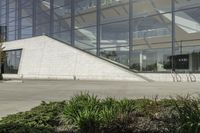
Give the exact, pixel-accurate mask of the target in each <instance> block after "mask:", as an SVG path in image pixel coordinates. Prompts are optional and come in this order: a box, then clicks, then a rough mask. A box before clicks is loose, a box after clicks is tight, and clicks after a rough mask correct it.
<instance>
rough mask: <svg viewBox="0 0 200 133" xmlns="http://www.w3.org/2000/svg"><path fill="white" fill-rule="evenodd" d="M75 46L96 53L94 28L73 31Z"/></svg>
mask: <svg viewBox="0 0 200 133" xmlns="http://www.w3.org/2000/svg"><path fill="white" fill-rule="evenodd" d="M75 46H76V47H78V48H80V49H83V50H91V49H95V51H96V27H88V28H84V29H77V30H75Z"/></svg>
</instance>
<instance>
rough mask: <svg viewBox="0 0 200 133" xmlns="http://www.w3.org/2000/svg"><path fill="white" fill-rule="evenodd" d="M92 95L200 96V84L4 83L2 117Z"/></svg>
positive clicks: (0, 105)
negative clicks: (83, 95) (75, 95)
mask: <svg viewBox="0 0 200 133" xmlns="http://www.w3.org/2000/svg"><path fill="white" fill-rule="evenodd" d="M80 92H89V93H91V94H95V95H98V96H99V97H102V98H103V97H108V96H111V97H115V98H144V97H146V98H155V97H156V96H159V98H169V97H170V96H177V95H187V94H191V95H194V96H197V95H198V94H200V83H171V82H151V83H147V82H120V81H70V80H69V81H36V80H25V81H24V83H16V82H7V83H0V117H3V116H6V115H7V114H12V113H16V112H20V111H26V110H29V109H31V108H33V107H34V106H37V105H39V104H40V103H41V101H62V100H68V99H69V98H70V97H71V96H73V95H74V94H78V93H80Z"/></svg>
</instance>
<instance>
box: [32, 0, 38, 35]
mask: <svg viewBox="0 0 200 133" xmlns="http://www.w3.org/2000/svg"><path fill="white" fill-rule="evenodd" d="M36 6H37V1H36V0H33V20H32V21H33V22H32V23H33V24H32V25H33V33H32V34H33V36H36Z"/></svg>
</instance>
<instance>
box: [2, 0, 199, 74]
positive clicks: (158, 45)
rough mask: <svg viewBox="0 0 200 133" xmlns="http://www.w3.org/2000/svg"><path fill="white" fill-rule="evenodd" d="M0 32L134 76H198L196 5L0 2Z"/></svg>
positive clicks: (108, 0)
mask: <svg viewBox="0 0 200 133" xmlns="http://www.w3.org/2000/svg"><path fill="white" fill-rule="evenodd" d="M0 26H1V27H6V29H4V30H2V31H4V33H2V34H5V35H6V40H7V41H13V40H18V39H24V38H31V37H34V36H40V35H47V36H49V37H52V38H55V39H57V40H60V41H62V42H65V43H66V44H67V45H71V46H73V47H76V48H79V49H81V50H83V51H85V52H88V53H91V54H94V55H96V56H98V57H102V58H105V59H108V60H110V61H112V62H114V63H116V64H118V65H122V66H123V67H127V68H129V69H131V70H134V71H136V72H171V70H176V71H178V72H185V71H191V72H200V0H189V1H188V0H0ZM102 69H103V68H102Z"/></svg>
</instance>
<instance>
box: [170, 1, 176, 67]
mask: <svg viewBox="0 0 200 133" xmlns="http://www.w3.org/2000/svg"><path fill="white" fill-rule="evenodd" d="M171 6H172V7H171V10H172V60H171V61H172V62H171V64H172V71H175V69H176V65H175V64H176V62H175V59H174V55H175V44H176V29H175V28H176V27H175V24H176V22H175V0H171Z"/></svg>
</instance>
